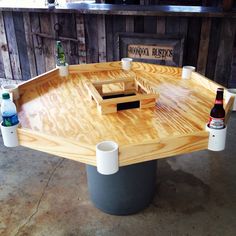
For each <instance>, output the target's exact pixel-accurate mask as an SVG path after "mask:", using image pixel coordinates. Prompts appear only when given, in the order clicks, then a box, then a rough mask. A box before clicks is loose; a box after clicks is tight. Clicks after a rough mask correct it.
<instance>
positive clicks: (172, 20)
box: [166, 16, 180, 34]
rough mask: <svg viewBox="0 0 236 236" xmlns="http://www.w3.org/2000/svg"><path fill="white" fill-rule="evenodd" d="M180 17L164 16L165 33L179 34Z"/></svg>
mask: <svg viewBox="0 0 236 236" xmlns="http://www.w3.org/2000/svg"><path fill="white" fill-rule="evenodd" d="M179 28H180V17H176V16H174V17H167V18H166V33H167V34H179Z"/></svg>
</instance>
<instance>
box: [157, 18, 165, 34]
mask: <svg viewBox="0 0 236 236" xmlns="http://www.w3.org/2000/svg"><path fill="white" fill-rule="evenodd" d="M165 33H166V18H165V17H157V34H165Z"/></svg>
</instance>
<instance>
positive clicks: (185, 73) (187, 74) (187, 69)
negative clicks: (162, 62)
mask: <svg viewBox="0 0 236 236" xmlns="http://www.w3.org/2000/svg"><path fill="white" fill-rule="evenodd" d="M195 69H196V68H195V67H194V66H183V68H182V79H190V78H191V74H192V72H193V71H195Z"/></svg>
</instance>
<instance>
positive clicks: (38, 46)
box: [30, 13, 46, 75]
mask: <svg viewBox="0 0 236 236" xmlns="http://www.w3.org/2000/svg"><path fill="white" fill-rule="evenodd" d="M30 21H31V32H32V33H40V21H39V14H38V13H31V14H30ZM33 45H34V54H35V59H36V68H37V74H38V75H40V74H43V73H44V72H45V71H46V67H45V58H44V55H43V41H42V38H41V37H39V36H37V35H35V34H33Z"/></svg>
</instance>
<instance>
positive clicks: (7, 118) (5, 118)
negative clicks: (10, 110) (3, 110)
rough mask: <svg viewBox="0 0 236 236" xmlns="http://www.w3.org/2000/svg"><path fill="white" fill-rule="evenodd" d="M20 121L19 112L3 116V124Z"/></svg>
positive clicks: (11, 124)
mask: <svg viewBox="0 0 236 236" xmlns="http://www.w3.org/2000/svg"><path fill="white" fill-rule="evenodd" d="M18 123H19V120H18V116H17V114H15V115H13V116H4V115H3V116H2V124H3V126H13V125H16V124H18Z"/></svg>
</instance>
